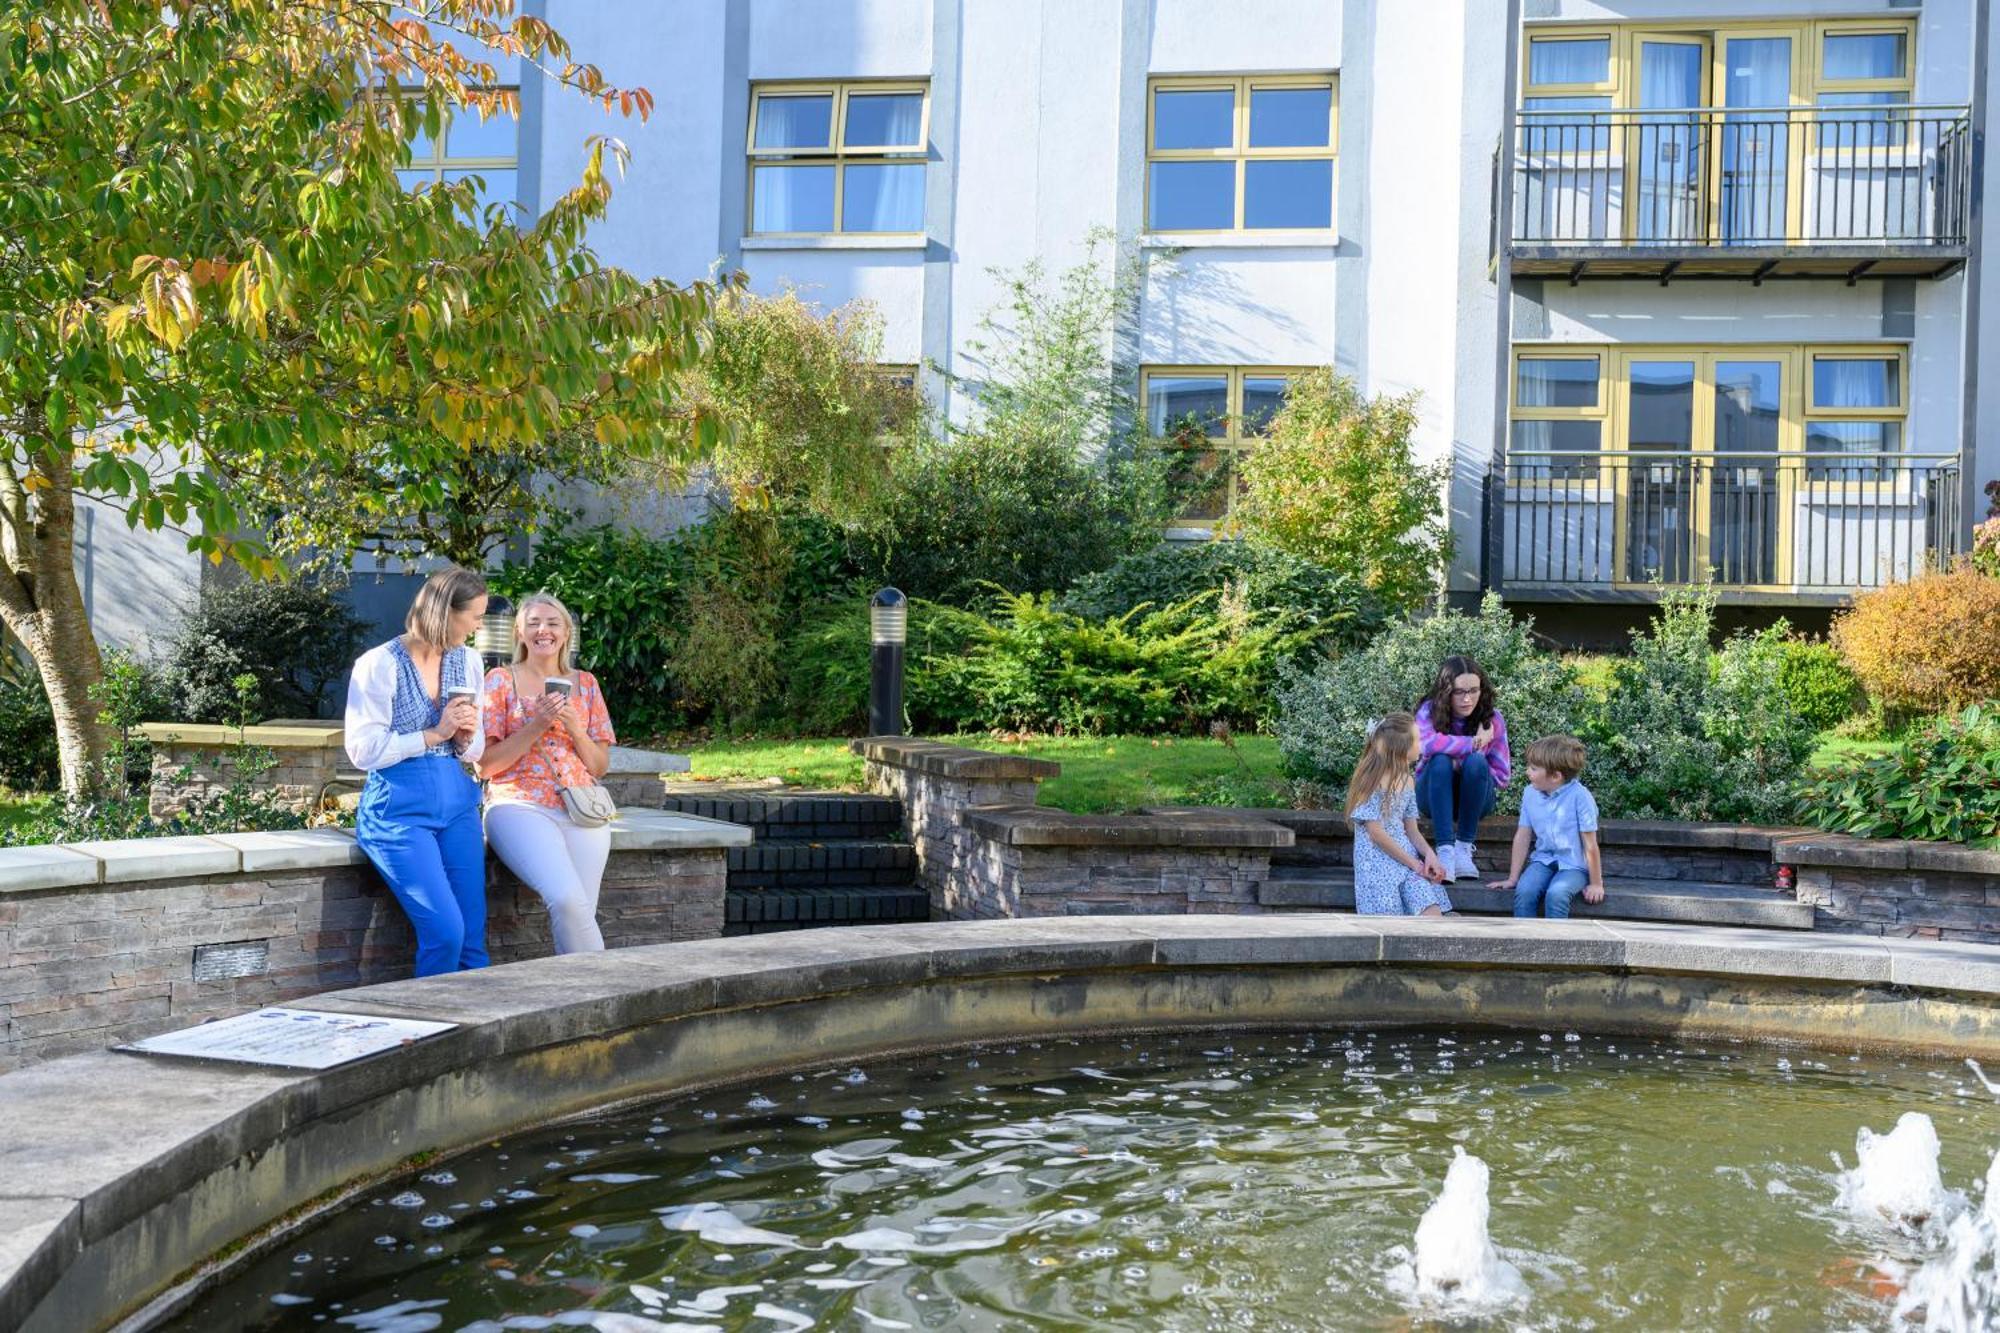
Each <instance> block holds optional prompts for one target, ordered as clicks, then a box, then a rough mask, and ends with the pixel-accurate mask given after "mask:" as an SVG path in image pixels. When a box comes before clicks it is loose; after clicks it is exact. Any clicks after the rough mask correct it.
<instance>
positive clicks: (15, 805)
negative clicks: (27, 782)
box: [0, 791, 55, 832]
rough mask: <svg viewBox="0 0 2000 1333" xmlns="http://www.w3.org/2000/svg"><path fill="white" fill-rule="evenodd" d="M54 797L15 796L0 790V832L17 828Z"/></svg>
mask: <svg viewBox="0 0 2000 1333" xmlns="http://www.w3.org/2000/svg"><path fill="white" fill-rule="evenodd" d="M54 799H55V798H54V797H52V796H17V795H15V794H14V793H12V792H5V791H0V832H4V831H5V830H7V829H14V828H19V827H20V826H21V825H23V824H25V823H27V822H28V821H29V820H31V819H33V818H34V817H35V815H36V814H37V813H39V812H40V811H41V809H42V807H44V806H46V805H47V804H48V803H49V802H50V801H52V800H54Z"/></svg>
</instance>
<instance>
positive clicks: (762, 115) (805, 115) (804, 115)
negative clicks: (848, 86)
mask: <svg viewBox="0 0 2000 1333" xmlns="http://www.w3.org/2000/svg"><path fill="white" fill-rule="evenodd" d="M832 128H833V98H832V97H830V96H828V95H826V94H824V93H822V94H818V95H815V96H811V97H759V98H758V99H757V147H759V148H828V147H831V146H832V144H833V138H832Z"/></svg>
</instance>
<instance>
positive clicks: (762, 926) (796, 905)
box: [722, 886, 931, 935]
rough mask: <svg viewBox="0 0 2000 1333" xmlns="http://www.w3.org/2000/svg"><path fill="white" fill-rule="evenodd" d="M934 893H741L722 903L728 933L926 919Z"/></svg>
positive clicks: (900, 890) (877, 890) (810, 890)
mask: <svg viewBox="0 0 2000 1333" xmlns="http://www.w3.org/2000/svg"><path fill="white" fill-rule="evenodd" d="M930 915H931V900H930V895H929V894H927V893H925V892H924V891H923V890H922V889H919V888H916V887H914V886H904V887H901V888H893V887H881V886H876V887H868V888H859V887H857V888H838V887H829V888H783V889H738V888H734V887H732V888H731V889H730V890H729V892H728V895H727V896H726V898H725V899H724V903H723V930H722V933H723V934H724V935H746V934H755V933H758V932H760V931H764V930H777V929H788V930H790V929H801V928H804V927H808V926H846V925H861V924H864V923H869V922H888V921H928V920H930Z"/></svg>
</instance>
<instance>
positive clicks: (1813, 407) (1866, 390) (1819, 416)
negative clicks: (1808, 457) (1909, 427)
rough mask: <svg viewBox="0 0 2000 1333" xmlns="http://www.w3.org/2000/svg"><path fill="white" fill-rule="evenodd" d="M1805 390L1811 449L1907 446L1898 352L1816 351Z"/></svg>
mask: <svg viewBox="0 0 2000 1333" xmlns="http://www.w3.org/2000/svg"><path fill="white" fill-rule="evenodd" d="M1811 362H1812V369H1811V373H1810V374H1809V376H1808V380H1809V383H1808V385H1807V393H1806V452H1808V453H1812V454H1820V455H1853V454H1864V455H1872V454H1895V453H1901V452H1902V450H1903V422H1904V419H1905V418H1906V417H1907V416H1908V415H1909V408H1908V406H1907V404H1906V403H1905V400H1904V395H1903V357H1902V353H1901V352H1900V351H1897V352H1888V353H1882V352H1867V353H1857V352H1814V353H1812V356H1811Z"/></svg>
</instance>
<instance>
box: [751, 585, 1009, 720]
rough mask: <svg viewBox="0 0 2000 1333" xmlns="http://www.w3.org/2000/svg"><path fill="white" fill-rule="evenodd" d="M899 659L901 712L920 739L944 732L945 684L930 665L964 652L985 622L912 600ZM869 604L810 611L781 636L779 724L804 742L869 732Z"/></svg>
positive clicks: (854, 601) (853, 601) (849, 602)
mask: <svg viewBox="0 0 2000 1333" xmlns="http://www.w3.org/2000/svg"><path fill="white" fill-rule="evenodd" d="M908 626H909V631H908V632H909V637H908V640H907V642H906V644H905V648H904V653H903V711H904V714H905V716H906V717H907V719H908V725H909V727H910V728H911V729H912V730H913V731H915V732H917V733H921V734H929V733H931V732H934V731H937V730H940V729H948V724H947V723H945V722H944V721H943V719H944V718H945V717H947V716H948V715H953V714H955V713H956V712H957V711H960V710H959V709H956V708H954V707H953V706H952V703H951V700H950V685H949V682H948V681H947V680H946V679H945V678H944V677H943V676H941V674H940V673H939V672H938V671H937V670H936V669H935V668H934V667H933V665H932V664H933V663H934V662H937V661H950V660H952V659H955V658H957V657H959V656H960V655H961V654H963V653H964V652H965V651H966V650H967V648H968V647H969V646H970V645H971V644H972V643H973V642H974V641H975V640H977V639H978V638H979V636H980V632H981V631H982V630H983V629H984V628H985V622H984V621H983V620H982V619H981V618H980V617H979V615H977V614H976V613H974V612H971V611H964V610H960V609H959V608H957V607H952V606H944V605H941V604H939V603H936V602H921V601H912V602H911V603H910V606H909V621H908ZM870 648H871V641H870V638H869V616H868V604H867V602H866V601H865V600H864V599H862V598H860V597H846V598H842V599H841V600H839V601H828V602H820V603H818V604H816V605H814V606H811V607H809V608H807V609H806V610H805V611H804V613H803V614H802V615H801V617H800V619H799V622H798V627H797V629H796V630H794V631H793V632H792V633H791V634H790V635H788V636H787V637H786V640H785V648H784V654H783V658H784V672H785V694H784V704H783V710H782V717H781V719H780V720H782V722H783V723H784V724H785V725H786V726H787V727H791V728H796V729H797V730H798V731H799V732H800V733H801V734H803V735H808V736H824V735H834V736H853V735H859V734H860V733H861V732H863V731H864V730H866V729H867V724H868V687H869V671H870V660H871V659H870Z"/></svg>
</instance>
